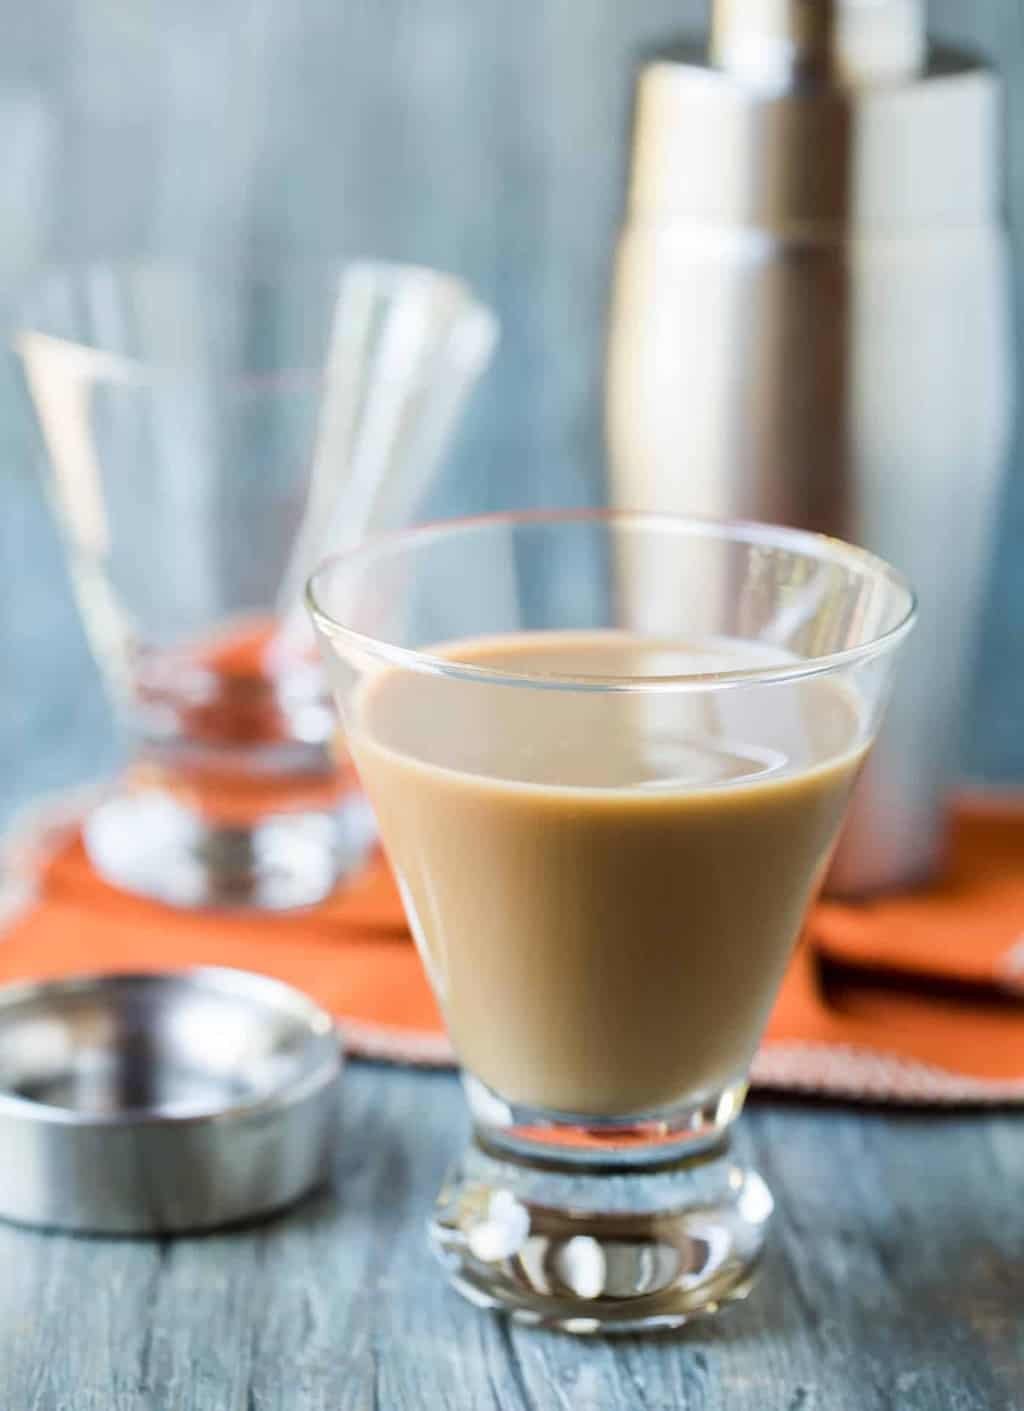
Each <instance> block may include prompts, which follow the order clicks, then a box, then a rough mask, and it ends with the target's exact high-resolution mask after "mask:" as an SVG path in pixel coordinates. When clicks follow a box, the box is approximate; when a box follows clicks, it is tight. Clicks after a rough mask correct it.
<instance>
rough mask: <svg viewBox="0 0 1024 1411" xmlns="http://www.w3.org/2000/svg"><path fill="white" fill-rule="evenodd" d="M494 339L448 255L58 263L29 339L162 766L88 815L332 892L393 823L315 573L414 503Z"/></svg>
mask: <svg viewBox="0 0 1024 1411" xmlns="http://www.w3.org/2000/svg"><path fill="white" fill-rule="evenodd" d="M493 338H494V325H493V320H492V318H491V316H490V315H489V314H488V313H487V312H486V311H485V310H484V309H483V308H482V307H481V306H480V304H479V303H477V302H476V300H475V299H474V298H473V297H472V296H471V294H470V293H469V291H468V290H467V289H466V288H465V286H464V285H462V284H461V283H460V282H459V281H458V280H455V279H452V278H450V277H448V276H446V275H443V274H439V273H436V272H434V271H432V270H427V269H419V268H412V267H405V266H396V265H386V264H374V263H352V264H341V265H333V266H316V267H302V266H299V267H290V268H287V269H282V270H274V269H268V270H263V271H242V272H238V271H234V272H229V271H223V270H214V269H211V270H202V269H194V268H182V267H175V266H164V265H158V264H134V265H133V264H129V265H114V266H92V267H88V268H84V269H81V270H70V271H64V272H60V273H57V274H55V275H54V276H53V277H52V278H50V279H49V280H48V281H47V282H45V283H44V284H43V285H42V287H41V288H40V290H39V291H38V294H37V296H36V297H34V298H33V300H32V302H31V304H30V306H29V307H28V308H27V310H26V311H25V316H24V318H23V321H22V328H21V331H20V332H19V334H18V336H17V339H16V344H17V348H18V351H19V353H20V355H21V358H22V360H23V365H24V371H25V376H26V381H27V385H28V388H29V390H30V393H31V397H32V401H33V403H34V406H35V410H36V414H37V418H38V422H39V426H40V429H41V432H42V438H43V442H44V444H45V450H46V466H47V472H46V476H45V479H46V484H47V487H48V489H49V491H50V495H51V499H52V502H53V506H54V509H55V511H56V515H57V519H58V521H59V525H60V528H61V530H62V532H63V537H64V541H65V543H66V546H67V553H68V561H69V564H70V568H71V576H72V580H73V583H74V587H75V590H76V593H77V597H78V602H79V606H80V609H81V613H82V617H83V620H84V623H85V627H86V630H87V633H88V635H89V638H90V641H91V644H92V646H93V649H94V651H95V654H96V657H97V659H98V661H99V664H100V666H101V668H102V671H103V674H104V676H105V679H106V681H107V684H108V686H109V688H110V691H111V694H112V697H113V699H114V701H115V703H116V706H117V709H118V711H119V714H120V716H121V718H122V720H123V721H124V723H125V724H126V725H127V726H128V729H129V730H130V732H131V734H132V736H133V737H134V739H135V742H136V745H137V754H138V767H137V768H136V769H135V770H134V771H133V773H132V775H131V776H130V777H129V779H128V780H127V781H126V783H125V784H124V786H123V787H122V788H121V789H120V790H119V791H118V792H116V793H115V794H113V795H112V797H110V798H109V799H108V800H107V801H106V802H104V803H101V804H100V805H99V806H98V807H97V808H96V809H95V810H94V811H93V812H92V814H91V816H90V817H89V818H88V820H87V822H86V825H85V841H86V846H87V848H88V851H89V854H90V857H91V859H92V861H93V863H94V864H95V866H96V867H97V869H98V870H99V872H100V873H101V874H102V875H103V876H104V877H106V878H107V879H109V880H110V881H112V882H114V883H116V884H118V885H120V886H122V887H125V888H128V889H130V890H132V891H136V892H140V893H144V894H146V895H149V896H152V897H156V898H159V899H160V900H162V901H165V902H170V903H172V904H175V905H178V906H198V905H229V906H256V907H270V908H276V907H289V906H298V905H304V904H308V903H311V902H314V901H316V900H318V899H319V898H321V897H322V896H324V895H325V894H326V893H327V892H329V891H330V890H331V888H332V887H333V885H334V884H335V881H336V879H337V877H338V876H339V874H340V873H341V872H342V871H344V870H345V869H346V868H348V867H351V866H354V865H356V864H357V863H358V862H359V861H360V860H361V859H362V856H363V854H364V852H365V850H366V847H367V846H368V843H369V842H370V840H371V837H372V828H371V822H370V819H369V815H368V811H367V809H366V807H365V803H364V802H363V801H362V799H361V797H360V796H359V794H358V793H357V792H355V791H353V790H352V789H351V788H350V787H349V786H348V781H347V780H346V778H345V775H344V772H343V771H339V769H338V767H337V764H336V762H335V761H334V760H333V759H332V751H331V737H332V720H333V713H332V711H331V709H330V707H329V703H328V701H327V699H326V697H325V691H324V685H323V679H322V672H321V668H320V665H319V662H318V660H317V658H316V652H315V649H314V648H313V646H312V633H311V631H310V628H309V625H308V620H307V619H306V615H305V613H304V611H303V609H302V603H301V590H302V584H303V582H304V579H305V577H306V575H307V574H308V571H309V568H310V567H311V565H312V563H313V562H315V560H316V559H317V558H318V557H319V556H320V555H321V554H322V553H323V552H325V551H326V550H327V549H328V548H330V547H335V548H340V547H344V546H346V545H350V544H351V543H353V542H354V541H356V540H357V539H359V538H360V537H361V536H362V534H363V533H364V532H365V531H366V530H367V529H368V528H371V527H374V526H378V527H379V526H391V525H395V524H398V523H401V522H402V521H403V520H405V519H408V517H409V516H410V515H411V514H412V512H413V510H414V507H415V505H416V503H417V502H418V501H419V499H420V497H421V495H422V493H423V491H424V488H425V486H426V484H427V482H428V481H429V479H430V476H431V473H432V471H433V469H434V467H435V465H436V464H437V460H438V456H439V454H440V452H441V450H442V449H443V447H444V444H445V441H446V438H447V434H448V431H449V429H450V428H451V426H452V423H453V420H454V418H455V416H456V414H457V412H458V410H459V408H460V406H461V403H462V399H463V398H464V396H465V394H466V392H467V391H468V389H469V387H470V386H471V385H472V383H473V381H474V379H475V378H476V376H477V375H478V374H479V372H480V371H481V369H482V367H483V365H484V363H485V362H486V360H487V357H488V355H489V351H490V348H491V345H492V342H493Z"/></svg>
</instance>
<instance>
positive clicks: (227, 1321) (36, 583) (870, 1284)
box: [0, 0, 1024, 1411]
mask: <svg viewBox="0 0 1024 1411" xmlns="http://www.w3.org/2000/svg"><path fill="white" fill-rule="evenodd" d="M701 9H702V7H701V5H700V4H699V3H698V0H643V3H639V2H637V3H632V4H628V5H627V4H622V3H615V0H519V3H517V4H514V5H510V4H507V3H505V0H475V2H474V3H473V4H472V5H469V4H466V3H465V0H387V3H381V0H223V3H218V4H216V5H209V4H205V3H201V0H176V3H174V4H165V3H162V0H136V3H132V4H125V3H123V0H35V3H34V4H33V5H30V6H17V5H15V4H14V3H13V0H7V3H5V4H4V5H3V18H4V30H5V35H4V44H3V46H0V143H2V144H3V150H4V152H5V159H6V164H5V184H4V195H3V197H2V198H0V200H3V202H4V210H5V220H4V222H3V223H2V230H0V286H2V287H0V295H2V294H3V293H4V291H7V292H8V293H10V291H11V290H12V289H13V285H14V282H15V281H16V279H17V278H18V277H19V276H20V275H21V274H23V273H24V272H25V270H26V269H27V268H28V267H29V266H30V265H31V264H33V263H34V262H36V261H37V260H39V259H42V258H46V257H62V258H68V257H73V258H83V257H87V256H93V257H95V256H101V255H103V256H106V255H110V254H117V253H122V254H123V253H130V252H133V251H138V250H144V249H157V250H162V251H165V252H168V253H181V254H186V255H187V254H194V253H196V252H199V251H203V250H209V249H211V248H216V249H218V250H219V251H220V252H221V253H225V252H229V251H234V252H236V253H237V254H238V256H239V257H240V258H241V257H244V256H245V255H247V254H249V253H253V252H257V253H258V252H260V251H266V250H281V249H285V250H310V251H323V250H334V249H341V250H351V251H363V252H366V251H371V252H373V253H379V254H382V255H389V256H393V257H399V258H417V259H421V260H425V261H429V262H433V263H437V264H440V265H444V266H448V267H450V268H453V269H456V270H459V271H461V272H462V273H464V274H465V275H467V276H468V277H469V278H471V279H472V280H473V281H474V282H476V283H477V284H478V285H479V287H480V288H481V290H482V291H483V292H484V294H485V296H486V297H488V298H489V299H491V300H492V301H493V302H494V303H495V304H496V306H497V307H498V309H499V311H500V313H501V315H502V318H503V320H504V322H505V329H506V332H505V338H504V342H503V345H502V349H501V354H500V357H499V360H498V363H497V366H496V368H495V370H494V372H493V374H492V376H491V377H490V378H489V380H488V383H487V385H486V387H485V388H484V389H483V392H482V395H481V396H480V398H479V399H478V401H477V403H476V405H475V408H474V411H473V414H472V416H471V418H470V421H469V424H468V425H467V427H466V429H465V433H464V435H463V437H462V440H461V443H460V447H459V450H458V453H457V455H456V456H455V458H454V460H453V462H452V465H451V467H450V471H449V474H448V477H447V480H446V482H445V484H444V486H443V487H442V490H441V493H440V496H439V500H438V505H439V507H442V508H452V507H455V506H458V507H461V508H470V507H491V506H494V505H498V504H502V503H516V502H518V503H522V502H525V501H527V500H540V501H546V502H549V503H553V502H557V501H585V500H587V499H589V498H591V497H592V496H593V495H594V493H595V485H596V467H597V466H598V465H599V461H600V412H599V406H598V398H597V395H596V394H597V391H598V389H599V386H600V375H601V358H602V342H603V334H602V329H603V314H604V301H605V291H606V282H607V272H608V264H609V259H610V253H611V243H612V239H613V234H614V227H615V223H616V221H617V218H618V212H619V207H620V201H621V189H622V178H623V173H624V163H625V145H624V142H625V134H626V129H627V120H628V109H629V92H630V81H631V68H632V65H633V64H634V62H635V59H636V57H637V56H638V55H639V53H640V52H641V51H642V50H643V49H645V48H647V47H649V46H650V45H651V44H652V43H654V42H656V41H658V40H659V39H661V38H662V37H664V36H668V35H671V34H672V33H674V32H676V31H677V30H679V29H681V28H685V27H686V26H687V25H688V24H692V23H694V22H695V21H696V20H697V19H698V17H699V15H700V13H701ZM933 14H934V19H935V23H936V26H937V27H938V28H940V29H941V30H942V31H943V32H945V33H947V34H949V35H950V36H951V37H953V38H957V39H959V40H967V41H975V42H977V43H978V44H980V45H982V46H983V47H985V48H987V49H989V50H990V51H991V52H993V53H994V54H995V55H996V56H997V58H998V60H999V62H1000V63H1001V65H1002V66H1003V67H1004V68H1005V70H1006V72H1007V75H1008V77H1009V79H1010V80H1011V92H1010V99H1011V106H1010V142H1011V147H1010V155H1011V160H1010V168H1009V169H1010V174H1011V213H1012V215H1013V218H1014V221H1015V226H1016V227H1017V228H1019V227H1020V223H1021V220H1022V219H1024V159H1022V158H1024V20H1022V15H1024V10H1022V8H1021V5H1020V3H1019V0H978V3H976V4H972V5H967V4H964V3H963V0H936V3H935V4H934V5H933ZM0 458H2V464H0V584H2V587H3V593H4V609H3V611H2V612H0V673H2V675H0V683H2V687H3V689H2V691H0V819H2V818H5V817H6V816H7V815H8V814H9V813H10V811H11V810H12V809H13V808H14V807H15V806H16V805H17V803H19V802H20V801H22V800H24V799H26V798H29V797H30V796H32V795H35V794H37V793H39V792H41V791H43V790H46V789H50V788H57V787H64V786H66V785H68V784H70V783H73V782H75V781H77V780H79V779H82V778H86V777H89V776H92V775H95V774H97V773H99V772H103V771H105V770H106V769H108V768H109V767H110V766H111V764H112V762H113V761H114V760H115V759H116V757H117V746H116V742H115V741H114V738H113V735H112V731H111V728H110V724H109V719H108V714H107V710H106V707H105V705H104V703H103V701H102V698H101V695H100V691H99V685H98V681H97V678H96V674H95V670H94V668H93V666H92V664H91V662H90V660H89V657H88V653H87V650H86V648H85V644H84V641H83V639H82V635H81V631H80V629H79V627H78V625H77V622H76V620H75V617H74V614H73V609H72V606H71V602H70V597H69V594H68V589H67V582H66V575H65V573H64V570H63V567H62V564H61V560H60V556H59V553H58V550H57V545H56V540H55V536H54V533H53V530H52V527H51V526H50V523H49V520H48V518H47V516H46V515H45V513H44V510H43V507H42V505H41V500H40V495H39V491H38V488H37V486H36V483H35V480H34V478H33V474H32V470H33V443H32V437H31V435H30V433H29V430H28V428H27V426H26V423H25V421H24V418H23V417H22V415H21V412H20V410H19V404H18V401H17V395H16V387H15V382H14V379H13V378H12V377H7V376H4V377H0ZM1019 462H1020V457H1018V464H1019ZM1022 545H1024V477H1022V476H1021V474H1020V472H1019V469H1018V470H1016V471H1015V472H1014V475H1013V476H1012V478H1011V481H1010V483H1009V486H1008V491H1007V501H1006V510H1005V513H1004V516H1003V519H1002V551H1001V556H1000V559H999V561H998V564H997V567H996V570H995V578H994V587H993V594H992V600H991V608H990V612H989V618H988V628H987V633H986V639H985V645H984V655H983V659H982V664H981V669H980V671H979V683H980V686H979V692H978V698H977V703H976V708H975V712H974V720H973V726H972V730H971V744H970V748H969V760H970V762H971V764H972V766H973V767H974V768H975V769H976V770H977V771H979V772H982V773H984V774H985V775H987V776H988V777H991V778H1008V779H1012V778H1016V779H1018V780H1024V731H1022V730H1021V724H1020V722H1021V720H1024V554H1022V553H1021V551H1020V550H1021V546H1022ZM345 1112H346V1118H345V1138H344V1142H343V1144H342V1147H341V1149H340V1151H339V1156H338V1163H337V1170H336V1181H335V1184H336V1191H335V1193H334V1194H331V1195H322V1196H320V1197H318V1198H316V1199H315V1200H313V1201H312V1202H310V1203H308V1204H307V1205H305V1206H304V1207H302V1208H301V1209H300V1210H298V1211H296V1212H295V1213H294V1214H293V1215H291V1216H290V1217H289V1218H287V1219H284V1220H281V1221H279V1222H277V1223H275V1224H272V1225H268V1226H265V1227H262V1228H259V1229H254V1230H250V1231H247V1232H243V1233H233V1234H226V1235H217V1236H212V1237H209V1238H205V1239H198V1240H185V1241H180V1242H177V1243H167V1244H159V1243H155V1242H135V1241H101V1240H86V1239H81V1240H76V1239H70V1238H67V1237H61V1236H48V1235H42V1234H38V1233H34V1232H31V1231H26V1230H17V1229H13V1228H5V1227H2V1226H0V1411H371V1408H379V1411H417V1408H424V1409H425V1408H430V1411H490V1408H500V1411H541V1408H544V1411H548V1408H553V1411H646V1408H656V1409H657V1411H668V1409H669V1408H681V1411H689V1409H690V1408H693V1409H694V1411H696V1409H697V1408H701V1409H702V1411H703V1408H709V1409H711V1411H719V1408H721V1411H862V1409H866V1411H874V1409H875V1408H878V1411H889V1408H894V1411H948V1409H949V1408H957V1411H1024V1215H1022V1213H1021V1212H1022V1202H1021V1194H1020V1193H1021V1167H1022V1162H1021V1150H1022V1140H1024V1138H1022V1127H1021V1123H1020V1119H1019V1118H1017V1117H1014V1116H1011V1115H980V1114H963V1115H959V1116H949V1115H942V1116H939V1115H936V1116H929V1115H907V1114H885V1113H882V1112H879V1111H866V1112H865V1111H858V1110H854V1109H844V1108H841V1107H837V1106H828V1105H824V1104H822V1105H820V1106H817V1105H811V1104H798V1103H793V1102H787V1103H782V1102H772V1101H768V1100H765V1099H761V1100H759V1101H758V1102H756V1103H755V1104H754V1105H753V1107H752V1109H751V1111H750V1112H749V1113H748V1115H747V1116H746V1118H745V1119H744V1121H743V1123H742V1125H741V1129H740V1133H739V1137H738V1142H739V1146H740V1148H741V1151H742V1153H743V1154H744V1155H745V1156H746V1157H748V1158H749V1159H752V1160H754V1161H755V1162H756V1163H757V1164H759V1165H760V1167H761V1169H762V1170H763V1171H764V1173H765V1175H766V1176H767V1177H768V1179H769V1181H770V1183H771V1184H772V1186H773V1189H774V1191H775V1194H776V1197H777V1199H778V1217H777V1220H776V1225H775V1230H774V1238H773V1242H772V1248H771V1253H770V1255H769V1258H768V1260H767V1264H766V1269H765V1273H764V1277H763V1280H762V1282H761V1284H760V1286H759V1287H758V1289H757V1290H756V1291H755V1293H754V1295H753V1296H752V1298H751V1300H750V1301H749V1302H748V1303H747V1304H745V1305H743V1306H742V1307H740V1308H738V1309H735V1310H733V1311H732V1312H731V1313H730V1314H729V1315H728V1316H727V1317H725V1318H723V1319H722V1320H721V1322H719V1323H716V1324H714V1325H711V1324H708V1325H704V1326H701V1327H695V1328H694V1329H693V1330H692V1331H690V1332H688V1333H686V1334H684V1335H683V1336H682V1337H680V1338H677V1339H672V1340H666V1341H659V1342H640V1341H635V1340H627V1341H623V1342H617V1343H611V1342H607V1343H604V1342H595V1343H588V1344H582V1345H581V1344H580V1343H577V1342H575V1341H571V1340H569V1339H567V1338H562V1337H558V1336H555V1335H545V1334H537V1333H534V1332H528V1331H524V1330H516V1329H511V1328H509V1327H508V1326H506V1325H505V1324H504V1323H503V1322H502V1321H501V1320H498V1319H495V1318H492V1317H488V1316H486V1315H483V1314H480V1313H478V1312H476V1311H474V1310H473V1309H471V1308H470V1307H469V1306H468V1305H465V1304H464V1303H462V1302H461V1301H460V1300H459V1299H458V1298H456V1297H455V1296H454V1295H453V1294H450V1293H448V1292H447V1291H446V1290H445V1289H444V1287H443V1285H442V1283H441V1281H440V1278H439V1276H438V1273H437V1271H436V1270H435V1268H434V1266H433V1264H432V1262H431V1260H430V1257H429V1255H428V1253H427V1251H426V1248H425V1242H424V1236H423V1222H424V1217H425V1214H426V1211H427V1209H428V1207H429V1204H430V1201H431V1199H432V1197H433V1194H434V1191H435V1189H436V1187H437V1185H438V1183H439V1181H440V1178H441V1174H442V1171H443V1168H444V1165H445V1162H446V1160H447V1158H448V1156H449V1154H450V1153H451V1152H452V1151H453V1150H454V1148H455V1147H456V1145H457V1144H458V1142H459V1141H460V1140H461V1139H462V1137H463V1134H464V1116H463V1112H462V1106H461V1099H460V1097H459V1094H458V1090H457V1087H456V1085H455V1083H454V1080H452V1079H451V1078H449V1077H445V1076H427V1075H423V1074H416V1073H410V1072H403V1071H400V1070H385V1069H381V1068H375V1067H373V1066H369V1065H353V1067H352V1069H351V1072H350V1075H349V1080H348V1082H347V1084H346V1090H345ZM0 1160H2V1153H0Z"/></svg>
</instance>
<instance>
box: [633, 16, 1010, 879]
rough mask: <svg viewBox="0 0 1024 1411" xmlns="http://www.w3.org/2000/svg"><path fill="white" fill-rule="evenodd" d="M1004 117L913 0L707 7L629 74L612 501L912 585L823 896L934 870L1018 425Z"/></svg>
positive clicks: (973, 69) (994, 97) (990, 81)
mask: <svg viewBox="0 0 1024 1411" xmlns="http://www.w3.org/2000/svg"><path fill="white" fill-rule="evenodd" d="M1001 121H1002V115H1001V93H1000V85H999V82H998V80H997V78H996V77H995V76H994V74H993V73H992V72H991V70H990V69H988V68H986V67H985V66H984V65H983V64H981V63H979V62H977V61H976V60H974V59H972V58H970V57H968V56H966V55H963V54H960V53H957V52H953V51H950V50H943V49H939V48H930V47H929V46H928V45H927V43H926V40H925V34H924V16H923V9H922V6H921V4H920V3H917V0H715V3H713V5H712V22H711V31H710V42H709V44H708V45H707V48H706V50H705V52H703V53H697V52H695V51H684V50H677V51H674V52H670V53H667V54H666V55H665V56H664V57H662V58H660V59H657V60H655V61H654V62H651V63H650V64H648V65H647V66H646V67H645V69H644V70H643V72H642V74H641V76H640V80H639V86H638V94H637V104H636V116H635V131H634V143H633V156H632V172H631V181H630V192H629V205H628V216H627V220H626V225H625V229H624V231H623V234H622V237H621V241H620V244H619V249H618V255H617V265H616V271H615V279H614V289H613V298H612V314H611V334H610V347H609V362H608V387H607V419H608V439H609V456H610V498H611V500H612V502H613V503H614V504H617V505H619V506H628V507H630V508H634V509H635V508H644V509H660V510H671V511H676V512H687V513H693V514H705V515H712V516H716V517H721V516H743V517H751V518H758V519H766V520H773V521H781V522H785V523H789V524H794V525H799V526H801V527H806V528H811V529H817V530H821V531H824V532H826V533H830V534H836V535H839V536H841V537H842V538H845V539H848V540H852V541H853V542H855V543H860V544H863V545H864V546H865V547H867V548H870V549H872V550H874V551H875V552H876V553H878V554H881V555H882V556H883V557H885V558H887V559H889V560H891V561H892V562H894V563H896V564H897V565H898V566H899V567H900V568H901V569H903V570H904V571H905V572H906V573H907V574H908V576H909V577H910V578H911V579H912V580H913V581H914V582H915V584H916V586H917V588H918V591H919V594H920V599H921V613H920V625H919V629H918V632H917V636H916V639H915V641H914V642H913V644H912V645H911V647H910V648H909V649H908V651H907V657H906V660H905V662H904V664H903V671H902V677H901V680H900V682H899V683H898V685H897V688H896V692H895V697H894V700H893V702H892V706H891V709H890V712H889V720H888V724H887V726H886V728H885V730H884V731H883V736H882V739H881V740H880V742H879V745H878V747H877V748H876V750H875V753H874V756H873V758H872V760H871V762H870V764H869V765H868V767H867V769H866V771H865V774H864V775H863V777H862V779H861V782H860V784H859V786H858V793H857V796H856V798H855V801H854V806H853V809H852V811H851V818H850V823H849V825H848V827H847V830H846V832H845V834H844V838H843V841H842V843H841V845H840V849H839V852H838V854H837V856H836V859H835V862H834V864H833V870H832V873H831V876H830V887H831V889H832V890H833V891H834V892H838V893H850V894H857V893H864V892H868V891H871V890H874V889H877V888H882V887H886V886H892V885H897V884H903V883H907V882H911V881H914V880H917V879H921V878H924V877H926V876H928V875H929V874H930V873H931V872H933V871H934V869H935V867H936V865H937V864H938V861H939V858H940V855H941V838H942V804H943V798H944V794H945V792H946V790H947V788H948V787H949V785H950V783H951V781H952V778H953V776H954V773H955V770H956V765H957V756H958V744H959V723H960V719H961V706H962V704H963V699H964V694H965V689H966V681H967V673H968V671H969V669H970V666H971V664H972V639H973V635H974V624H975V619H976V615H977V609H978V606H979V596H980V592H979V590H980V589H981V588H982V586H983V585H984V581H985V577H986V566H987V559H988V547H989V531H990V525H991V522H992V519H993V510H994V507H995V502H996V491H997V488H998V484H999V480H1000V472H1001V468H1002V466H1003V463H1004V460H1005V457H1006V454H1007V450H1008V441H1009V432H1010V425H1011V413H1012V386H1011V383H1012V341H1011V329H1010V310H1011V298H1010V289H1009V259H1008V250H1007V239H1006V233H1005V230H1004V225H1003V219H1002V181H1001V174H1002V141H1001V137H1002V134H1001Z"/></svg>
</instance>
